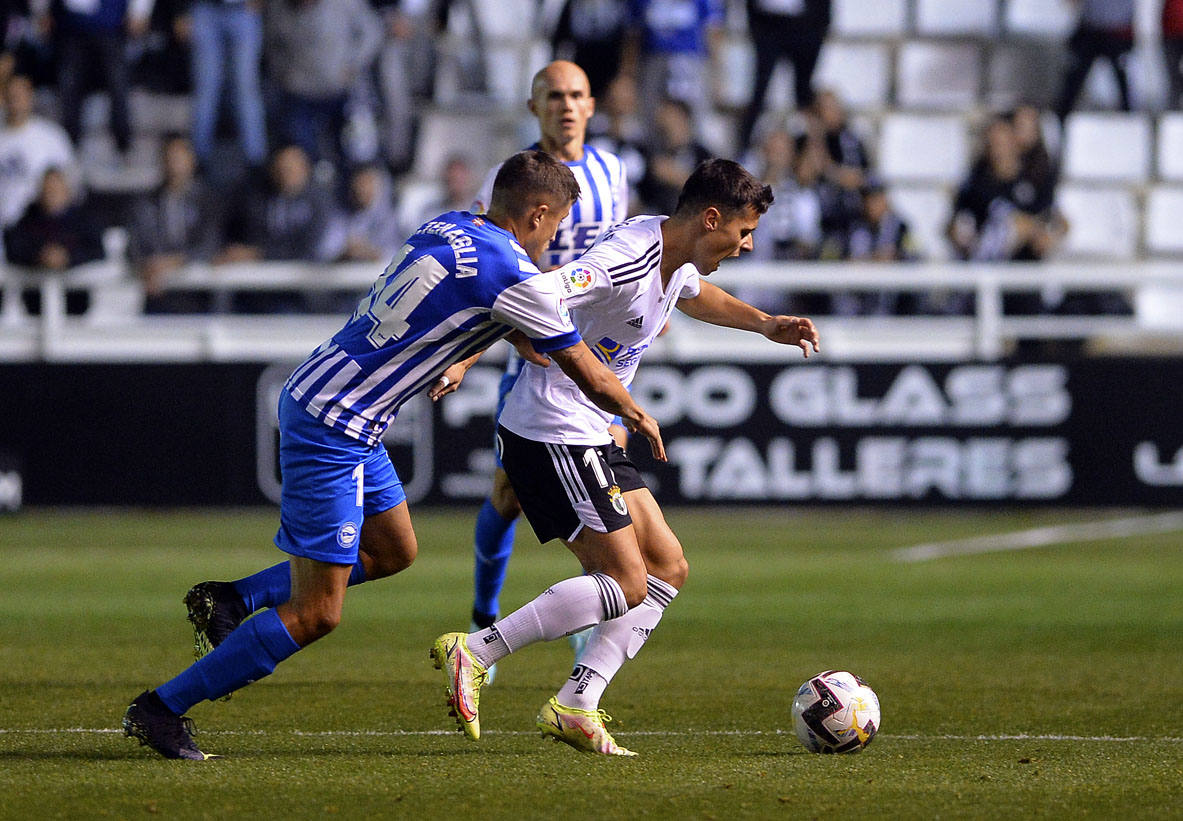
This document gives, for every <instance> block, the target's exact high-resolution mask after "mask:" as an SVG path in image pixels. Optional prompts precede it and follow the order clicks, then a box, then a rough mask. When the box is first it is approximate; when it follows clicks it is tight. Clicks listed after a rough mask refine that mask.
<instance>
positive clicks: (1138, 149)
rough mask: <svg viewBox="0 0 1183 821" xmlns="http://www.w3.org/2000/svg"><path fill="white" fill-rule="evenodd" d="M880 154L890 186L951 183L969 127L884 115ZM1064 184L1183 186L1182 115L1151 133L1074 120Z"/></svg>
mask: <svg viewBox="0 0 1183 821" xmlns="http://www.w3.org/2000/svg"><path fill="white" fill-rule="evenodd" d="M1152 143H1154V144H1156V147H1154V148H1153V150H1152ZM878 146H879V150H878V168H879V172H880V173H881V174H882V175H883V176H884V177H885V178H886V179H888V180H890V181H895V182H918V181H919V182H943V183H947V184H953V183H956V182H957V181H959V180H960V179H962V178H963V177H964V176H965V174H966V172H967V171H968V169H969V162H970V157H971V155H972V154H973V150H972V149H971V141H970V128H969V124H968V121H967V119H966V117H964V116H961V115H955V114H917V113H910V112H893V113H889V114H887V115H885V116H884V117H882V118H881V120H880V128H879V141H878ZM1063 176H1064V179H1066V180H1068V181H1075V182H1088V183H1125V184H1129V185H1144V184H1146V183H1148V182H1150V181H1151V180H1152V178H1156V179H1159V180H1162V181H1166V182H1183V113H1179V112H1172V113H1167V114H1163V115H1161V116H1160V117H1159V118H1158V120H1157V124H1156V125H1155V124H1154V122H1153V121H1152V120H1151V119H1149V118H1147V117H1145V116H1143V115H1140V114H1112V113H1099V112H1077V113H1075V114H1073V115H1072V116H1070V117H1069V118H1068V123H1067V126H1066V129H1065V133H1064V136H1063Z"/></svg>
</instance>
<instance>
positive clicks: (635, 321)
mask: <svg viewBox="0 0 1183 821" xmlns="http://www.w3.org/2000/svg"><path fill="white" fill-rule="evenodd" d="M625 322H626V323H627V324H629V325H632V326H633V327H634V328H636V329H638V330H640V328H641V326H642V325H644V324H645V317H643V316H634V317H633V318H632V319H626V320H625Z"/></svg>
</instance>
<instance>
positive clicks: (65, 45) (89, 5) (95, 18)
mask: <svg viewBox="0 0 1183 821" xmlns="http://www.w3.org/2000/svg"><path fill="white" fill-rule="evenodd" d="M151 13H152V0H90V2H84V3H68V2H62V3H54V4H53V5H52V14H51V15H50V16H49V17H48V18H43V25H45V26H47V27H50V28H52V29H53V31H54V33H55V39H56V44H57V52H58V99H59V102H60V104H61V120H62V125H64V126H65V128H66V133H67V134H69V135H70V139H71V140H72V141H73V142H74V144H75V145H77V144H78V142H79V140H80V139H81V138H82V102H83V99H84V97H85V96H86V93H87V91H88V90H89V89H88V83H89V82H90V79H91V78H92V77H93V76H94V74H93V71H94V67H95V66H96V65H97V67H98V69H99V71H100V73H101V76H102V78H103V83H104V85H105V88H106V91H107V94H108V97H109V98H110V100H111V121H110V124H111V132H112V134H113V136H114V137H115V147H116V148H117V149H118V150H119V152H120V154H122V155H124V156H126V155H127V152H128V151H129V150H130V148H131V118H130V116H129V110H128V102H127V101H128V93H129V92H130V91H131V72H130V70H129V66H128V61H127V45H128V37H129V36H130V37H132V38H138V37H141V36H143V35H144V34H145V33H146V32H147V31H148V24H149V22H150V21H149V17H150V15H151Z"/></svg>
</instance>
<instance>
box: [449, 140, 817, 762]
mask: <svg viewBox="0 0 1183 821" xmlns="http://www.w3.org/2000/svg"><path fill="white" fill-rule="evenodd" d="M771 202H772V191H771V189H770V188H769V187H768V186H767V185H764V184H762V183H761V182H759V181H758V180H756V179H755V178H754V177H753V176H752V175H751V174H749V173H748V172H747V171H745V170H744V169H743V168H741V167H740V166H739V165H738V164H736V163H734V162H732V161H730V160H708V161H706V162H704V163H703V164H701V165H700V166H699V167H698V168H697V169H695V171H694V173H693V174H692V175H691V176H690V179H689V180H687V182H686V184H685V186H684V187H683V189H682V193H681V197H680V198H679V201H678V205H677V208H676V210H675V211H674V214H673V215H672V216H670V217H669V218H665V217H635V218H634V219H631V220H629V221H627V222H625V223H624V224H622V225H618V226H616V227H614V228H612V229H611V230H610V231H608V232H607V233H606V234H605V235H603V236H602V237H601V239H600V241H599V242H598V243H596V245H594V246H593V247H592V248H591V250H590V251H588V252H587V253H586V254H584V255H583V256H582V257H580V258H579V259H578V260H576V261H575V262H573V263H570V264H568V265H565V266H563V267H562V268H560V269H559V270H558V271H557V272H556V274H557V275H558V276H559V278H560V283H561V287H562V289H563V291H564V294H565V296H566V298H567V301H568V303H569V304H570V305H571V306H572V316H573V318H574V320H575V322H576V326H577V327H578V328H579V329H580V333H581V334H583V336H584V338H585V339H586V340H587V341H588V343H589V345H590V346H591V348H592V350H593V352H594V353H595V354H596V355H597V356H599V357H600V358H601V359H602V360H603V361H604V362H605V364H607V365H608V366H609V367H610V368H611V369H612V371H613V373H615V374H616V375H617V377H619V378H620V380H621V382H622V383H623V384H625V385H627V384H628V383H629V382H630V381H631V379H632V376H633V374H634V373H635V371H636V368H637V365H638V363H639V362H640V359H641V356H642V355H643V354H644V352H645V350H646V349H647V348H648V347H649V345H650V344H651V343H652V341H653V340H654V338H656V336H657V335H658V333H659V332H660V331H661V329H662V327H663V326H664V325H665V323H666V320H667V319H668V318H669V315H670V313H671V312H672V311H673V309H674V308H675V307H676V308H678V309H679V310H681V311H682V312H683V313H685V314H687V315H689V316H692V317H694V318H696V319H699V320H702V321H704V322H710V323H712V324H716V325H723V326H726V327H731V328H738V329H741V330H748V331H754V332H757V333H760V334H763V335H764V336H765V337H767V338H768V339H770V340H772V341H773V342H778V343H781V344H785V345H795V346H798V347H800V348H801V350H802V351H803V352H804V354H805V355H806V356H809V353H810V351H811V350H813V351H817V350H819V347H818V333H817V329H816V328H815V327H814V325H813V323H812V322H810V321H809V320H808V319H803V318H799V317H793V316H769V315H768V314H766V313H764V312H763V311H760V310H758V309H756V308H753V307H752V306H750V305H748V304H746V303H744V302H741V301H740V300H738V299H736V298H735V297H732V296H731V295H729V294H727V293H726V292H724V291H722V290H720V289H719V288H717V287H715V286H714V285H711V284H710V283H707V282H703V281H701V280H700V277H705V276H707V275H709V274H710V273H712V272H713V271H714V270H715V269H716V268H717V267H718V265H719V263H720V262H721V261H722V260H723V259H725V258H727V257H734V256H738V255H739V254H740V252H741V251H750V250H751V249H752V246H753V236H752V232H753V231H755V229H756V226H757V224H758V223H759V219H760V215H761V214H763V213H764V212H765V211H766V210H767V208H768V205H769V204H770V203H771ZM453 375H456V374H453ZM610 419H611V414H604V413H602V412H600V411H599V410H598V409H596V408H595V407H593V406H592V405H590V404H589V403H588V402H586V401H585V400H583V399H582V398H581V397H580V396H579V390H578V388H577V387H576V385H575V384H574V383H573V382H571V381H570V380H568V379H567V378H566V377H564V376H563V374H562V373H560V372H559V370H558V369H557V368H553V367H543V366H541V365H538V364H532V363H527V364H526V366H525V368H524V369H523V372H522V375H521V377H520V378H519V379H518V381H517V383H516V384H515V385H514V387H513V390H512V391H510V394H509V397H508V399H507V400H506V404H505V409H504V411H503V412H502V414H501V417H500V425H499V427H498V438H499V440H500V444H501V458H502V461H503V463H504V465H505V470H506V472H507V473H508V474H509V478H510V480H511V481H512V483H513V486H514V489H515V490H516V491H517V494H518V498H519V499H520V500H521V504H522V508H523V510H524V511H525V514H526V518H527V519H529V521H530V524H531V526H532V527H533V528H534V531H535V533H536V534H537V536H538V539H539V541H542V542H546V541H549V540H551V539H555V538H558V539H562V540H563V541H564V542H565V543H566V545H567V547H568V548H569V549H570V550H571V551H572V552H573V553H574V554H575V555H576V557H578V558H579V560H580V562H581V564H582V565H583V567H584V569H585V570H586V572H587V573H588V574H589V575H585V576H580V577H575V578H572V579H565V580H564V581H561V582H559V583H558V584H555V585H554V586H552V587H551V588H549V589H548V590H547V591H546V592H545V593H544V594H543V595H541V596H539V597H538V598H536V599H534V600H533V601H531V602H530V603H528V604H527V605H525V606H524V607H522V608H520V609H519V610H516V611H514V612H513V613H510V614H509V615H508V616H506V617H505V618H502V619H500V620H498V621H496V622H495V623H494V624H493V625H491V626H490V627H488V628H485V629H483V630H475V631H472V632H471V633H469V634H468V635H465V634H463V633H449V634H445V635H444V636H441V637H440V638H439V639H437V640H436V645H435V647H434V648H433V653H434V654H435V655H436V656H437V657H438V656H439V655H440V652H439V648H441V647H444V648H449V649H450V655H451V657H455V658H461V659H463V663H458V664H454V665H453V666H452V667H451V668H450V669H449V672H450V673H451V675H450V678H449V687H450V692H451V694H452V698H453V701H455V702H458V703H459V702H463V703H465V704H468V705H470V706H471V712H472V714H473V716H472V718H471V719H467V718H466V717H465V716H464V715H463V714H461V715H460V716H459V719H460V722H461V726H462V728H463V729H465V730H467V731H468V732H469V735H473V736H474V737H475V735H474V733H473V731H472V725H475V726H476V728H477V734H479V720H478V718H477V715H476V706H477V703H478V697H479V693H480V687H481V685H482V683H483V679H484V671H485V670H486V669H487V668H488V667H489V666H490V665H491V664H495V663H496V662H497V661H499V660H500V659H502V658H504V657H505V656H507V655H509V654H510V653H512V652H516V651H518V650H520V649H521V648H523V647H525V646H527V645H529V644H532V643H534V642H538V641H545V640H552V639H555V638H558V637H560V636H563V635H568V634H570V633H572V632H574V631H577V630H581V629H583V628H585V627H587V626H589V625H593V624H594V625H596V627H595V629H594V630H593V631H592V634H591V637H590V639H589V640H588V643H587V646H586V647H585V648H584V650H583V652H582V653H581V655H580V656H579V658H578V659H577V661H576V664H575V668H574V670H573V672H572V673H571V676H570V678H569V679H568V680H567V682H566V684H564V685H563V687H562V689H560V690H559V692H558V693H557V694H556V695H555V696H554V697H553V698H551V699H550V700H549V701H548V702H547V703H546V704H545V705H544V706H543V708H542V711H541V712H540V713H539V715H538V720H537V726H538V728H539V729H540V730H541V732H542V734H543V735H544V736H550V737H552V738H555V739H557V740H559V741H563V742H565V743H567V744H570V745H571V746H572V747H575V748H576V749H580V750H585V751H589V752H595V753H601V754H605V755H632V753H631V752H629V751H628V750H625V749H624V748H622V747H620V746H618V745H617V744H616V742H615V740H614V739H613V738H612V736H611V734H610V733H608V731H607V730H606V729H605V727H604V722H605V721H606V720H607V715H606V714H605V713H604V712H603V711H602V710H601V709H600V708H599V702H600V697H601V696H602V694H603V692H604V690H605V688H606V687H607V686H608V683H609V682H610V681H611V679H612V677H613V676H614V675H615V673H616V672H617V670H619V669H620V667H621V666H622V665H623V664H624V662H625V661H626V660H628V659H630V658H633V657H634V656H635V655H636V654H637V652H639V651H640V649H641V647H642V645H644V643H645V642H646V641H647V640H648V638H649V636H650V635H651V633H652V631H653V630H654V628H656V626H657V624H658V621H659V620H660V619H661V616H662V612H663V611H664V610H665V608H666V606H668V605H669V604H670V602H671V601H672V600H673V598H674V596H676V595H677V593H678V590H679V589H680V588H681V587H682V584H683V583H684V582H685V580H686V575H687V572H688V567H687V563H686V559H685V557H684V556H683V553H682V546H681V544H680V543H679V541H678V538H677V536H675V535H674V533H673V531H672V530H670V528H669V525H667V524H666V522H665V519H664V517H663V516H662V513H661V510H660V508H659V507H658V505H657V502H656V501H655V500H654V498H653V495H652V494H651V493H650V492H649V490H648V489H647V488H646V487H645V484H644V481H643V480H642V479H641V476H640V473H639V472H638V470H637V468H636V467H635V466H634V465H633V463H632V462H631V461H630V460H629V457H628V455H627V454H625V452H624V451H623V450H622V449H621V448H620V447H619V446H618V445H616V444H615V443H614V442H613V441H612V437H611V436H610V435H609V433H608V424H609V421H610ZM605 591H608V592H609V593H610V594H611V596H610V597H609V601H610V603H611V604H612V607H604V606H603V601H604V595H603V594H604V592H605ZM597 592H598V593H599V594H600V595H597Z"/></svg>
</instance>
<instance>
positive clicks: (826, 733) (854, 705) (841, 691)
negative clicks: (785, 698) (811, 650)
mask: <svg viewBox="0 0 1183 821" xmlns="http://www.w3.org/2000/svg"><path fill="white" fill-rule="evenodd" d="M793 729H795V730H796V731H797V738H799V739H800V740H801V743H802V744H804V745H805V749H807V750H809V751H810V752H813V753H857V752H859V751H860V750H862V749H863V747H866V746H867V745H868V744H870V743H871V739H873V738H874V737H875V733H877V732H879V696H877V695H875V691H874V690H872V689H871V688H870V687H868V686H867V683H866V682H865V681H863V680H862V679H861V678H859V677H858V676H856V675H854V674H853V673H847V672H845V671H840V670H827V671H826V672H824V673H818V674H817V675H816V676H814V677H813V678H811V679H809V681H807V682H805V683H804V684H802V685H801V688H800V689H799V690H797V696H796V698H794V699H793Z"/></svg>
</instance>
